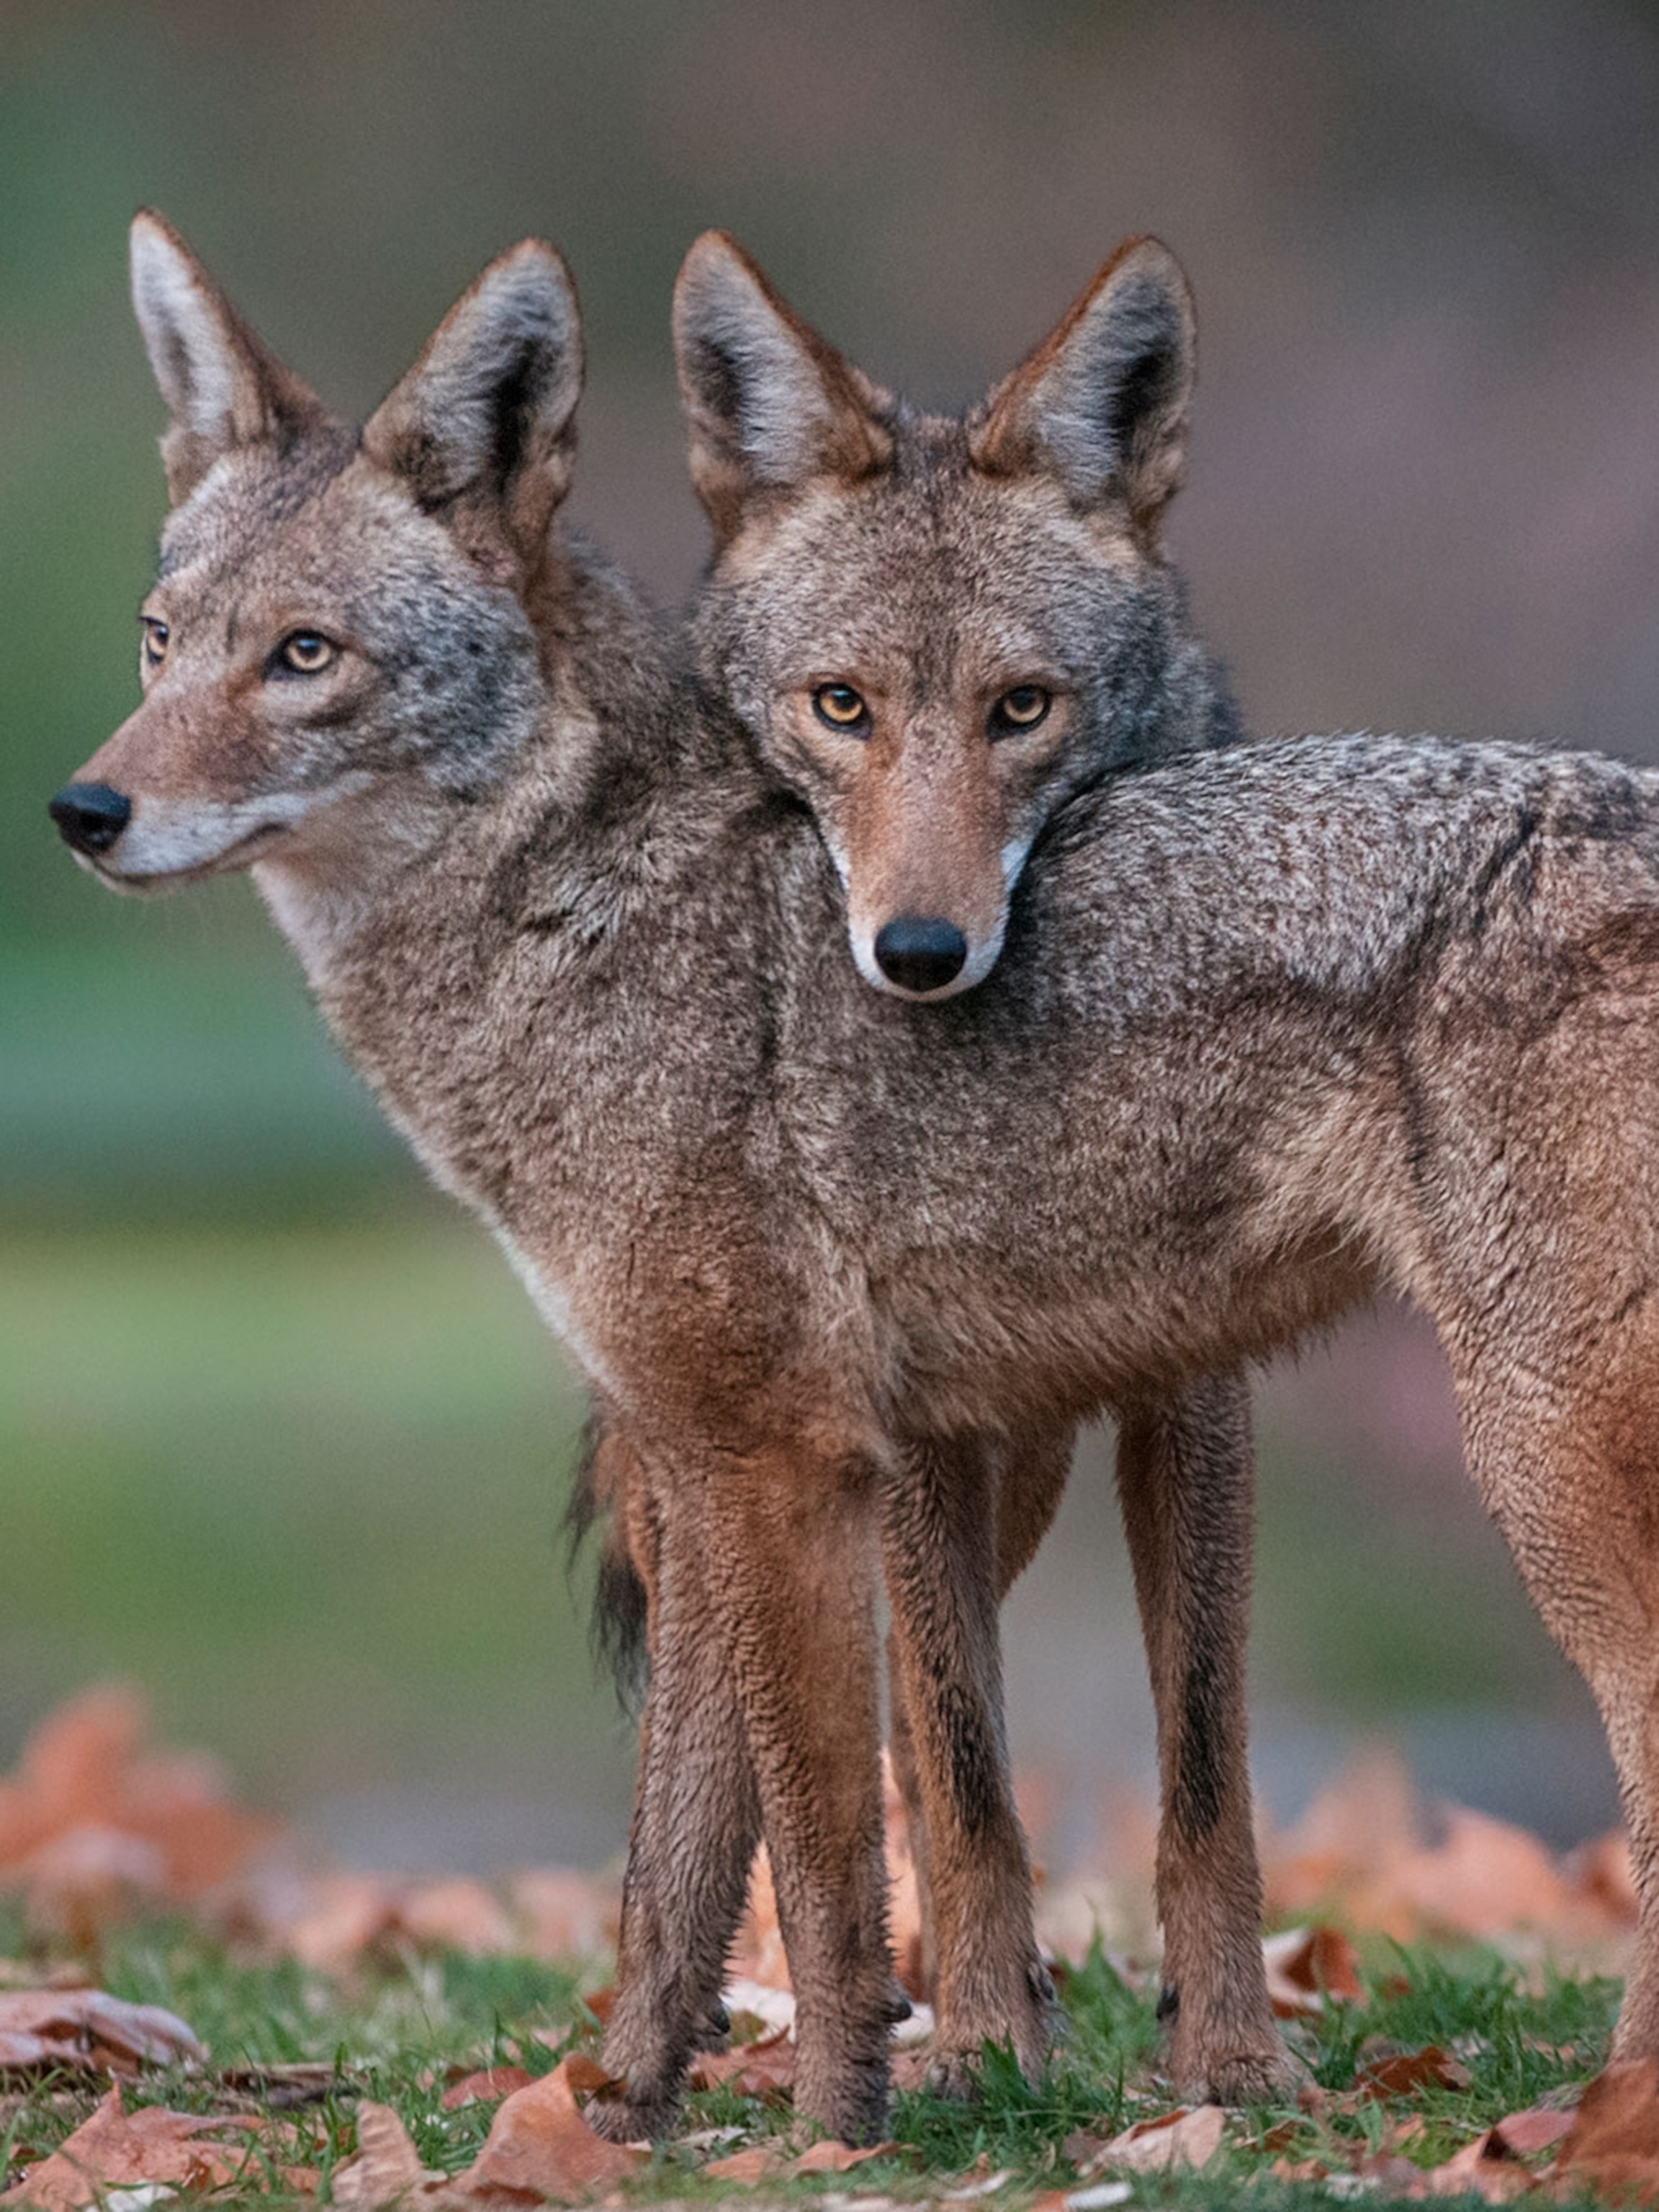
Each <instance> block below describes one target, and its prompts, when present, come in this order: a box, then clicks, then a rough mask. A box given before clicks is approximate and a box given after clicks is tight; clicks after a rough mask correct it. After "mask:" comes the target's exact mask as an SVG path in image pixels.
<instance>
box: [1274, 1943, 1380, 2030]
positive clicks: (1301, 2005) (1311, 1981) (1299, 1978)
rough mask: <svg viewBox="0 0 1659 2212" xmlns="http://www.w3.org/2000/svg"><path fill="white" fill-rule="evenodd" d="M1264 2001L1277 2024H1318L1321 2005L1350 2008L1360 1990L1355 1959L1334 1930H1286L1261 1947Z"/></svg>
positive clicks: (1322, 2006) (1351, 1948)
mask: <svg viewBox="0 0 1659 2212" xmlns="http://www.w3.org/2000/svg"><path fill="white" fill-rule="evenodd" d="M1261 1956H1262V1960H1263V1963H1264V1964H1265V1966H1267V1996H1268V1997H1269V1999H1270V2000H1271V2002H1272V2004H1273V2013H1274V2015H1275V2017H1276V2018H1278V2019H1279V2020H1317V2019H1318V2018H1319V2016H1320V2015H1321V2014H1322V2012H1323V2011H1324V2009H1325V2004H1326V2000H1327V1999H1328V1998H1335V1999H1337V2000H1338V2001H1339V2002H1342V2003H1345V2004H1352V2003H1353V2002H1355V2001H1356V2000H1358V1998H1359V1997H1361V1996H1363V1995H1364V1991H1363V1990H1361V1988H1360V1986H1359V1954H1358V1952H1357V1951H1356V1950H1355V1949H1354V1948H1353V1945H1352V1943H1351V1942H1349V1941H1348V1939H1347V1937H1346V1936H1344V1935H1343V1934H1342V1933H1341V1931H1340V1929H1335V1928H1323V1927H1320V1928H1286V1929H1284V1930H1283V1931H1282V1932H1281V1933H1280V1934H1279V1935H1277V1936H1268V1937H1267V1939H1266V1941H1265V1942H1263V1944H1262V1946H1261Z"/></svg>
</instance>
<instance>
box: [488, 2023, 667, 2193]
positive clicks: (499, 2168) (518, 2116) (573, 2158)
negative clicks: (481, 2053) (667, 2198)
mask: <svg viewBox="0 0 1659 2212" xmlns="http://www.w3.org/2000/svg"><path fill="white" fill-rule="evenodd" d="M590 2063H591V2062H590ZM572 2066H573V2061H572V2060H570V2059H568V2058H565V2059H562V2060H561V2061H560V2063H558V2065H556V2067H555V2068H554V2069H553V2071H552V2072H551V2073H550V2074H544V2075H543V2076H542V2078H541V2080H540V2081H532V2083H531V2085H530V2087H528V2088H527V2089H519V2090H515V2091H514V2093H513V2095H512V2096H510V2097H509V2098H508V2099H507V2102H506V2103H505V2104H504V2105H503V2106H501V2110H500V2111H499V2112H497V2113H496V2115H495V2118H494V2120H493V2121H492V2122H491V2123H490V2128H489V2136H488V2137H487V2138H486V2140H485V2142H484V2147H483V2149H482V2150H481V2151H480V2152H479V2153H478V2155H477V2159H476V2160H475V2161H474V2162H473V2164H472V2165H471V2166H470V2167H469V2168H468V2169H467V2171H466V2172H465V2173H464V2174H462V2175H461V2176H460V2177H459V2180H458V2182H457V2183H456V2184H455V2186H456V2187H457V2188H459V2189H460V2190H461V2191H463V2192H464V2193H465V2194H466V2195H468V2196H472V2197H477V2196H480V2195H483V2194H486V2193H487V2192H489V2191H493V2190H508V2189H510V2190H519V2191H528V2192H531V2193H533V2194H536V2195H538V2196H542V2197H558V2198H562V2199H563V2200H564V2201H565V2202H567V2203H568V2201H569V2200H570V2199H571V2198H572V2197H584V2196H586V2195H587V2194H588V2193H589V2191H592V2190H597V2189H611V2188H614V2187H615V2186H616V2185H617V2184H618V2183H619V2182H622V2181H624V2180H626V2179H627V2178H628V2176H629V2174H630V2173H632V2172H634V2171H635V2168H636V2167H637V2166H639V2164H640V2162H641V2160H642V2159H644V2158H645V2157H646V2156H647V2153H646V2152H644V2151H640V2150H630V2149H628V2148H624V2147H623V2145H622V2144H620V2143H612V2142H606V2141H605V2138H604V2136H599V2135H596V2134H595V2133H594V2131H593V2130H592V2128H591V2127H589V2125H588V2124H587V2122H586V2119H585V2118H583V2117H582V2114H581V2112H580V2110H579V2108H578V2106H577V2104H576V2098H575V2092H574V2088H573V2087H572V2083H571V2070H572ZM602 2078H604V2077H602Z"/></svg>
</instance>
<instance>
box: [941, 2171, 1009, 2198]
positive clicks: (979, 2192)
mask: <svg viewBox="0 0 1659 2212" xmlns="http://www.w3.org/2000/svg"><path fill="white" fill-rule="evenodd" d="M1013 2178H1014V2170H1013V2168H1012V2166H1003V2167H1001V2168H1000V2170H999V2171H998V2172H995V2173H987V2175H986V2176H985V2178H984V2179H983V2180H981V2181H970V2182H969V2184H968V2185H967V2186H966V2187H965V2188H963V2189H947V2190H945V2191H944V2193H943V2198H942V2201H943V2202H944V2203H946V2204H969V2203H972V2202H973V2200H974V2198H975V2197H994V2196H995V2195H996V2193H997V2191H998V2190H1000V2189H1006V2187H1007V2186H1008V2184H1009V2183H1010V2182H1011V2181H1012V2179H1013Z"/></svg>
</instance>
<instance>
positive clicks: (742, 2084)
mask: <svg viewBox="0 0 1659 2212" xmlns="http://www.w3.org/2000/svg"><path fill="white" fill-rule="evenodd" d="M722 2083H724V2084H725V2086H726V2087H728V2088H731V2089H735V2090H736V2091H737V2093H738V2095H739V2096H740V2097H764V2098H766V2099H767V2100H769V2102H772V2103H774V2104H782V2103H786V2102H787V2100H788V2099H789V2097H790V2095H791V2094H792V2093H793V2089H794V2086H795V2045H794V2043H793V2039H791V2037H790V2034H789V2032H788V2030H787V2028H781V2029H780V2030H779V2032H778V2033H777V2034H775V2035H769V2036H766V2037H764V2038H763V2039H762V2040H761V2041H760V2042H758V2043H744V2044H740V2045H738V2048H737V2049H736V2050H735V2051H701V2052H699V2054H698V2055H697V2057H696V2058H694V2059H693V2060H692V2062H691V2086H692V2087H693V2088H694V2089H714V2088H718V2087H720V2086H721V2084H722Z"/></svg>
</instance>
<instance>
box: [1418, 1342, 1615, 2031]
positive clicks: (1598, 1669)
mask: <svg viewBox="0 0 1659 2212" xmlns="http://www.w3.org/2000/svg"><path fill="white" fill-rule="evenodd" d="M1644 1317H1645V1316H1644ZM1643 1334H1644V1338H1645V1341H1644V1344H1643V1345H1642V1346H1641V1347H1640V1356H1639V1357H1638V1358H1629V1357H1625V1358H1620V1360H1619V1362H1618V1370H1619V1371H1618V1372H1617V1374H1616V1375H1609V1374H1608V1373H1607V1369H1606V1367H1605V1366H1604V1364H1603V1363H1602V1362H1601V1360H1599V1359H1598V1360H1596V1361H1595V1363H1594V1364H1595V1366H1596V1367H1597V1368H1601V1370H1602V1374H1601V1380H1600V1382H1599V1384H1597V1383H1590V1382H1589V1381H1588V1379H1587V1377H1586V1375H1585V1370H1586V1368H1587V1367H1589V1366H1590V1365H1591V1363H1590V1362H1589V1361H1588V1360H1586V1359H1585V1358H1583V1355H1582V1352H1581V1354H1580V1356H1579V1357H1578V1358H1576V1359H1571V1360H1569V1359H1568V1358H1562V1359H1560V1360H1559V1361H1556V1360H1552V1361H1551V1362H1550V1368H1551V1370H1552V1371H1553V1376H1554V1375H1559V1376H1563V1377H1570V1378H1571V1379H1570V1380H1565V1381H1563V1382H1562V1383H1559V1384H1556V1385H1555V1386H1554V1387H1550V1386H1548V1385H1546V1384H1545V1383H1543V1382H1542V1381H1541V1379H1540V1377H1541V1371H1542V1364H1541V1363H1539V1364H1528V1366H1527V1367H1525V1368H1521V1367H1519V1366H1517V1365H1516V1364H1514V1363H1513V1362H1512V1361H1510V1359H1508V1358H1506V1356H1505V1355H1506V1349H1507V1348H1506V1347H1504V1346H1499V1347H1497V1348H1496V1349H1495V1350H1494V1351H1493V1352H1492V1357H1491V1358H1483V1359H1482V1360H1480V1363H1479V1367H1478V1370H1477V1371H1476V1372H1474V1374H1470V1373H1468V1371H1467V1370H1466V1371H1464V1372H1462V1373H1457V1374H1455V1380H1456V1382H1457V1384H1458V1395H1459V1399H1460V1401H1461V1404H1462V1413H1463V1436H1464V1449H1465V1452H1466V1455H1467V1456H1468V1463H1469V1471H1470V1473H1471V1474H1473V1475H1474V1479H1475V1481H1476V1483H1477V1485H1478V1486H1479V1488H1480V1492H1481V1495H1482V1497H1483V1498H1484V1499H1485V1501H1486V1505H1487V1507H1488V1509H1489V1510H1490V1511H1491V1512H1492V1516H1493V1517H1494V1518H1495V1519H1496V1521H1497V1522H1498V1526H1499V1527H1500V1528H1502V1530H1503V1532H1504V1535H1505V1536H1506V1537H1507V1539H1508V1541H1509V1544H1510V1550H1511V1551H1512V1552H1513V1553H1514V1555H1515V1560H1516V1565H1517V1567H1518V1568H1519V1569H1520V1571H1521V1575H1522V1580H1523V1581H1524V1582H1525V1583H1526V1586H1527V1590H1528V1595H1529V1596H1530V1597H1531V1599H1532V1601H1533V1603H1534V1605H1535V1606H1536V1607H1537V1608H1538V1611H1539V1613H1541V1616H1542V1618H1543V1620H1544V1625H1545V1626H1546V1627H1547V1629H1548V1630H1549V1632H1550V1633H1551V1635H1552V1636H1553V1638H1555V1641H1556V1642H1557V1643H1558V1644H1559V1645H1560V1647H1561V1649H1562V1650H1563V1651H1564V1652H1565V1655H1566V1656H1567V1657H1568V1658H1569V1659H1571V1662H1573V1664H1574V1666H1575V1667H1577V1669H1578V1671H1579V1673H1580V1674H1582V1675H1583V1677H1584V1680H1586V1682H1587V1683H1588V1684H1589V1688H1590V1691H1591V1692H1592V1694H1593V1695H1594V1697H1595V1702H1596V1705H1597V1706H1598V1707H1599V1709H1600V1711H1601V1717H1602V1720H1603V1723H1605V1725H1606V1728H1607V1744H1608V1748H1609V1749H1610V1750H1611V1752H1612V1753H1613V1765H1614V1767H1615V1768H1616V1769H1617V1771H1618V1776H1619V1792H1620V1798H1621V1800H1622V1801H1623V1804H1624V1808H1625V1817H1626V1820H1627V1822H1628V1824H1629V1827H1630V1837H1631V1852H1632V1859H1633V1861H1634V1866H1635V1874H1636V1888H1637V1897H1638V1923H1637V1938H1636V1948H1635V1954H1634V1956H1633V1959H1632V1965H1631V1970H1630V1974H1629V1977H1628V1979H1627V1980H1626V1985H1625V1997H1624V2002H1623V2004H1622V2006H1621V2007H1620V2013H1619V2021H1618V2025H1617V2027H1615V2029H1614V2031H1613V2051H1612V2056H1613V2057H1614V2058H1616V2059H1630V2058H1655V2057H1659V1328H1656V1327H1655V1326H1654V1325H1653V1323H1652V1322H1651V1320H1650V1321H1649V1322H1648V1326H1647V1327H1646V1328H1645V1329H1644V1332H1643ZM1632 1349H1634V1347H1632Z"/></svg>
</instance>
